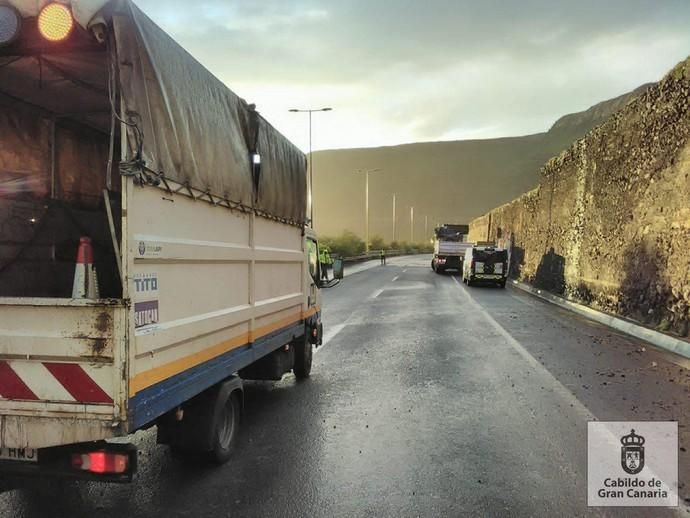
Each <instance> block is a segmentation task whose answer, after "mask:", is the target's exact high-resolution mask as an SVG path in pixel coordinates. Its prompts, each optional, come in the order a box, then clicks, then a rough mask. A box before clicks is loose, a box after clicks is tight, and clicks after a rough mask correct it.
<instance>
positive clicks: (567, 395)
mask: <svg viewBox="0 0 690 518" xmlns="http://www.w3.org/2000/svg"><path fill="white" fill-rule="evenodd" d="M453 281H455V284H457V286H458V288H460V292H461V293H462V294H463V295H464V296H465V297H466V298H467V301H468V303H469V304H470V305H472V307H473V308H474V309H476V310H477V312H478V313H479V314H480V315H482V316H483V317H484V318H485V319H486V321H487V322H488V323H489V324H490V325H491V327H493V328H494V329H495V330H496V332H498V333H499V334H500V335H501V336H502V337H503V338H505V340H506V342H508V344H509V345H510V346H511V347H512V348H513V349H515V351H517V353H518V354H519V355H520V356H522V357H523V358H524V359H525V360H526V361H527V363H529V364H530V365H531V366H532V367H534V369H535V370H536V371H537V372H539V373H540V374H542V375H543V376H544V377H545V378H546V379H547V380H549V382H550V383H551V384H552V385H553V387H554V392H555V393H556V394H558V395H559V396H560V397H561V398H563V399H564V401H565V402H566V403H568V404H570V406H571V407H572V408H573V409H574V410H575V411H576V412H577V413H578V414H580V417H581V418H583V419H584V420H586V421H598V422H601V423H604V425H605V423H606V422H605V421H599V419H597V417H596V416H595V415H594V414H593V413H592V411H591V410H590V409H589V408H587V407H586V406H585V405H584V404H583V403H582V402H581V401H580V400H579V399H577V397H575V394H573V393H572V392H571V391H570V390H568V388H566V387H565V385H563V384H562V383H561V382H560V381H558V379H557V378H556V377H555V376H554V375H553V374H551V372H549V370H548V369H547V368H546V367H544V366H543V365H542V364H541V363H540V362H539V361H538V360H537V359H536V358H535V357H534V356H532V355H531V354H530V353H529V351H527V349H525V348H524V347H523V346H522V344H520V342H518V341H517V340H516V339H515V338H513V336H512V335H511V334H510V333H509V332H508V331H506V330H505V329H504V328H503V326H502V325H501V324H499V323H498V322H497V321H496V320H495V319H494V318H493V317H492V316H491V314H490V313H489V312H488V311H486V310H485V309H484V308H483V307H482V306H481V305H480V304H479V303H478V302H477V301H476V300H474V298H473V297H472V295H470V293H469V292H468V291H467V290H466V289H465V288H464V286H463V285H462V284H460V282H459V281H458V280H457V279H456V278H455V277H453ZM607 428H608V427H607ZM608 435H609V437H608V440H609V442H610V443H611V444H617V442H618V438H617V437H615V436H614V434H613V432H612V431H611V430H610V429H608ZM649 473H650V474H652V475H654V473H653V472H652V471H650V472H649ZM654 476H656V475H654ZM683 510H685V511H686V513H687V512H688V511H689V510H690V507H689V506H687V505H686V504H684V503H683V500H682V498H681V497H680V494H679V495H678V508H677V510H675V511H676V512H675V513H674V514H677V516H685V513H683V512H682V511H683Z"/></svg>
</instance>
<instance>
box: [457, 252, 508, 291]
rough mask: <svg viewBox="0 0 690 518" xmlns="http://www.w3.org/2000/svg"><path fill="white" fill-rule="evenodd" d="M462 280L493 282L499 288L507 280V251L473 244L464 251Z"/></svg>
mask: <svg viewBox="0 0 690 518" xmlns="http://www.w3.org/2000/svg"><path fill="white" fill-rule="evenodd" d="M462 281H463V282H464V283H466V284H467V285H468V286H472V284H473V283H478V282H487V283H494V284H497V285H498V286H500V287H501V288H505V287H506V282H507V281H508V251H507V250H505V249H504V248H496V247H493V246H473V247H472V248H468V249H467V250H466V251H465V260H464V264H463V269H462Z"/></svg>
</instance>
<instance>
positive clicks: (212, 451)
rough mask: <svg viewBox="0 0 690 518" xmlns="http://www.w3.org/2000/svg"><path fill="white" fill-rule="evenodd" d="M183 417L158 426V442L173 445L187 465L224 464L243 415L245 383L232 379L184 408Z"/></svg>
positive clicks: (165, 420)
mask: <svg viewBox="0 0 690 518" xmlns="http://www.w3.org/2000/svg"><path fill="white" fill-rule="evenodd" d="M183 410H184V413H183V418H182V420H181V421H177V420H176V419H175V418H174V413H171V414H170V415H168V416H167V419H164V420H162V421H161V422H159V424H158V442H159V443H161V444H169V445H170V451H171V453H172V454H173V456H174V457H176V458H178V459H180V460H181V461H183V462H198V460H203V461H206V462H210V463H212V464H224V463H225V462H227V461H228V460H230V456H231V455H232V451H233V448H234V446H235V443H236V441H237V437H238V434H239V429H240V420H241V416H242V380H241V379H240V378H238V377H236V376H235V377H232V378H228V379H227V380H225V381H223V382H221V383H219V384H218V385H216V386H214V387H212V388H210V389H208V390H207V391H206V392H204V393H202V394H199V395H198V396H196V397H195V398H194V399H192V400H191V401H189V402H187V403H186V404H185V405H184V406H183Z"/></svg>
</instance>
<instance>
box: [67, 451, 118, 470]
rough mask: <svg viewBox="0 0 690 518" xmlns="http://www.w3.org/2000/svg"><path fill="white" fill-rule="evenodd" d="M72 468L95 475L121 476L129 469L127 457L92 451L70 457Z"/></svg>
mask: <svg viewBox="0 0 690 518" xmlns="http://www.w3.org/2000/svg"><path fill="white" fill-rule="evenodd" d="M72 467H73V468H75V469H80V470H82V471H89V472H91V473H96V474H116V475H119V474H122V473H126V472H127V470H128V469H129V455H126V454H123V453H109V452H105V451H94V452H90V453H75V454H73V455H72Z"/></svg>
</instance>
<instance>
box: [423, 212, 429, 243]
mask: <svg viewBox="0 0 690 518" xmlns="http://www.w3.org/2000/svg"><path fill="white" fill-rule="evenodd" d="M428 237H429V216H424V241H426V240H427V238H428Z"/></svg>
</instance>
